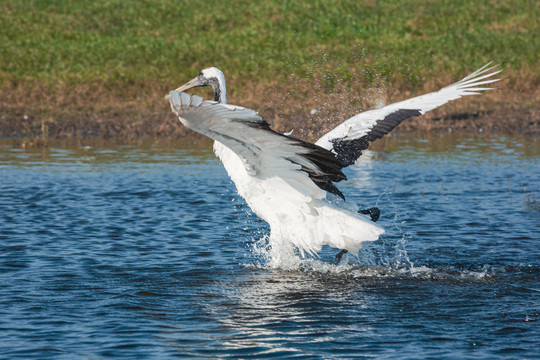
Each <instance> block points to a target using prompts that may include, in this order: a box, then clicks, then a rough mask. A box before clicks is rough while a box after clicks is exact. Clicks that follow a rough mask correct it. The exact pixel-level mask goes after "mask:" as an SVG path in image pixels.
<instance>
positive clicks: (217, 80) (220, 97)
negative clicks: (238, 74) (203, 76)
mask: <svg viewBox="0 0 540 360" xmlns="http://www.w3.org/2000/svg"><path fill="white" fill-rule="evenodd" d="M210 86H211V87H212V89H213V90H214V101H217V102H218V103H221V104H226V103H227V88H226V86H225V76H223V74H219V75H218V76H216V77H213V78H212V79H210Z"/></svg>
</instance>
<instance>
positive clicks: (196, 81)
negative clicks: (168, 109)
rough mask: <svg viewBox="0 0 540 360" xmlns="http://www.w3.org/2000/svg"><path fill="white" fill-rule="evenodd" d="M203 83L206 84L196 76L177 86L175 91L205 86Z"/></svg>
mask: <svg viewBox="0 0 540 360" xmlns="http://www.w3.org/2000/svg"><path fill="white" fill-rule="evenodd" d="M205 85H206V84H205V83H204V82H203V80H202V79H201V78H200V77H199V76H197V77H196V78H195V79H193V80H191V81H189V82H187V83H185V84H184V85H182V86H180V87H179V88H177V89H176V90H175V91H178V92H182V91H186V90H188V89H191V88H194V87H198V86H205Z"/></svg>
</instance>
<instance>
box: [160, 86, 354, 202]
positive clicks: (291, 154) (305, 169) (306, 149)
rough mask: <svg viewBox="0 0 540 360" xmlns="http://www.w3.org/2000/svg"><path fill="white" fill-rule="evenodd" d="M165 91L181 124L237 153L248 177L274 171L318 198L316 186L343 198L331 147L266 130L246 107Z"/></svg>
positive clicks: (320, 195)
mask: <svg viewBox="0 0 540 360" xmlns="http://www.w3.org/2000/svg"><path fill="white" fill-rule="evenodd" d="M169 96H170V103H171V108H172V110H173V112H174V113H175V114H176V115H177V116H178V118H179V119H180V121H181V122H182V123H183V124H184V125H185V126H186V127H188V128H190V129H192V130H195V131H197V132H199V133H201V134H203V135H206V136H208V137H210V138H212V139H214V140H216V141H218V142H220V143H221V144H223V145H225V146H226V147H227V148H228V149H230V150H232V151H233V152H234V153H236V155H238V157H240V159H241V160H242V163H243V165H244V167H245V168H246V170H247V172H248V173H249V174H250V175H251V176H257V177H258V178H270V177H275V176H278V177H280V178H282V179H284V180H285V181H286V182H287V183H289V184H290V185H291V186H293V187H294V188H296V189H297V190H298V191H301V192H308V193H309V194H310V195H311V196H315V195H314V194H317V196H316V197H317V198H321V197H324V195H325V194H324V193H321V192H320V191H319V190H321V189H322V190H325V191H328V192H331V193H333V194H336V195H338V196H340V197H343V195H342V194H341V192H339V190H338V189H337V188H336V187H335V186H334V185H333V184H332V182H334V181H336V182H337V181H341V180H343V179H345V175H344V174H343V172H342V171H341V168H342V164H341V163H340V162H339V161H338V160H337V159H336V156H335V155H334V154H333V153H332V152H330V151H328V150H326V149H323V148H321V147H319V146H316V145H314V144H311V143H308V142H306V141H303V140H300V139H296V138H294V137H291V136H287V135H284V134H281V133H278V132H276V131H274V130H272V129H270V127H269V124H268V123H267V122H265V121H264V120H263V119H262V118H261V117H260V116H259V115H257V113H256V112H255V111H253V110H251V109H246V108H242V107H238V106H233V105H226V104H221V103H217V102H214V101H201V100H202V99H201V98H200V97H199V96H196V95H194V96H189V95H188V94H185V93H178V92H176V91H171V92H170V94H169ZM317 188H318V189H317Z"/></svg>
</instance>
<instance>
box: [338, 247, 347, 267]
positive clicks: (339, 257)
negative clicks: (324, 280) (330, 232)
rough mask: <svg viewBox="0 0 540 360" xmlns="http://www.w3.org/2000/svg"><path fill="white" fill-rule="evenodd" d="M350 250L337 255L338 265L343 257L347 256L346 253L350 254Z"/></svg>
mask: <svg viewBox="0 0 540 360" xmlns="http://www.w3.org/2000/svg"><path fill="white" fill-rule="evenodd" d="M348 252H349V250H341V251H340V252H339V253H338V254H337V255H336V264H339V262H340V261H341V258H342V257H343V255H345V254H346V253H348Z"/></svg>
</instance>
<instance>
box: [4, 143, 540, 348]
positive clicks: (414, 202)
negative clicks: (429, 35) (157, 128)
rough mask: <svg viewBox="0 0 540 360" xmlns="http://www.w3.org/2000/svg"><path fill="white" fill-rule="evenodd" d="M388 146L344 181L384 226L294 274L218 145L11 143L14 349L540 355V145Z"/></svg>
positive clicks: (8, 205) (9, 256)
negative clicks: (356, 246) (276, 259)
mask: <svg viewBox="0 0 540 360" xmlns="http://www.w3.org/2000/svg"><path fill="white" fill-rule="evenodd" d="M375 145H376V146H375V149H376V151H373V152H368V153H367V154H366V156H365V157H364V159H363V160H362V161H360V163H359V164H357V165H356V166H354V167H351V168H349V169H347V170H346V174H347V176H348V178H349V180H347V181H344V182H342V183H340V184H339V187H340V189H341V190H342V191H343V192H344V193H345V195H346V196H347V197H348V199H349V201H351V202H354V203H357V204H358V207H368V206H374V205H375V204H376V205H377V206H378V207H379V208H380V209H381V212H382V216H381V219H380V220H379V223H380V224H381V225H382V226H384V227H385V228H386V230H387V233H386V234H385V235H384V237H383V238H381V239H380V240H379V241H377V242H374V243H371V244H369V245H368V246H366V247H365V248H364V250H362V251H361V253H360V255H359V257H358V258H355V257H352V256H349V257H347V258H346V259H345V261H344V262H343V263H342V264H340V265H339V266H336V265H334V264H333V258H334V256H335V254H336V252H337V251H336V250H335V249H324V250H323V252H322V253H321V256H320V258H318V259H307V260H305V261H304V262H303V263H302V265H301V266H300V267H299V268H298V269H293V270H287V271H285V270H279V269H271V268H269V267H267V266H266V265H265V264H266V261H267V259H266V257H265V254H266V252H265V242H264V239H265V234H266V233H267V232H268V227H267V225H266V224H265V223H264V222H262V221H260V220H259V219H257V218H256V217H255V216H253V215H252V214H251V213H250V211H249V209H248V208H247V207H246V205H245V203H244V202H243V200H242V199H241V198H239V197H238V196H237V195H236V192H235V190H234V186H233V185H232V184H231V182H230V181H229V179H228V177H227V175H226V173H225V171H224V170H223V168H222V166H221V164H220V163H219V162H218V160H217V159H216V158H215V157H214V156H213V154H212V153H211V151H210V150H205V146H202V147H201V146H199V148H198V149H189V148H185V147H184V148H183V147H180V146H178V147H174V146H163V145H159V146H157V145H155V146H152V145H147V144H141V145H132V146H118V145H106V146H104V145H100V146H88V144H83V145H80V146H75V147H51V148H49V149H47V150H23V149H21V148H20V147H17V146H16V145H13V144H9V143H4V144H3V145H2V146H1V147H0V171H1V178H0V331H1V332H0V354H1V355H0V357H2V358H6V359H8V358H9V359H13V358H21V359H31V358H39V359H46V358H50V359H77V358H80V359H94V358H114V359H118V358H129V359H134V358H138V359H141V358H175V357H177V358H187V357H193V358H273V357H276V358H306V359H319V358H320V359H339V358H344V359H345V358H346V359H348V358H354V357H356V358H383V359H400V358H433V359H443V358H447V359H450V358H456V359H464V358H471V359H478V358H486V359H488V358H489V359H492V358H504V359H507V358H518V359H521V358H535V357H538V356H539V355H538V354H540V326H539V324H540V323H539V312H540V301H539V300H540V279H539V275H540V239H539V238H540V204H539V202H538V197H540V188H539V186H540V166H539V165H540V164H539V162H540V161H539V159H540V145H539V143H538V141H537V139H534V138H512V137H496V138H489V137H479V138H464V137H459V136H449V135H448V136H441V137H433V138H430V139H420V138H418V137H393V138H390V139H387V140H386V141H385V142H384V143H381V144H375ZM206 147H207V148H210V145H209V144H208V146H206Z"/></svg>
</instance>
